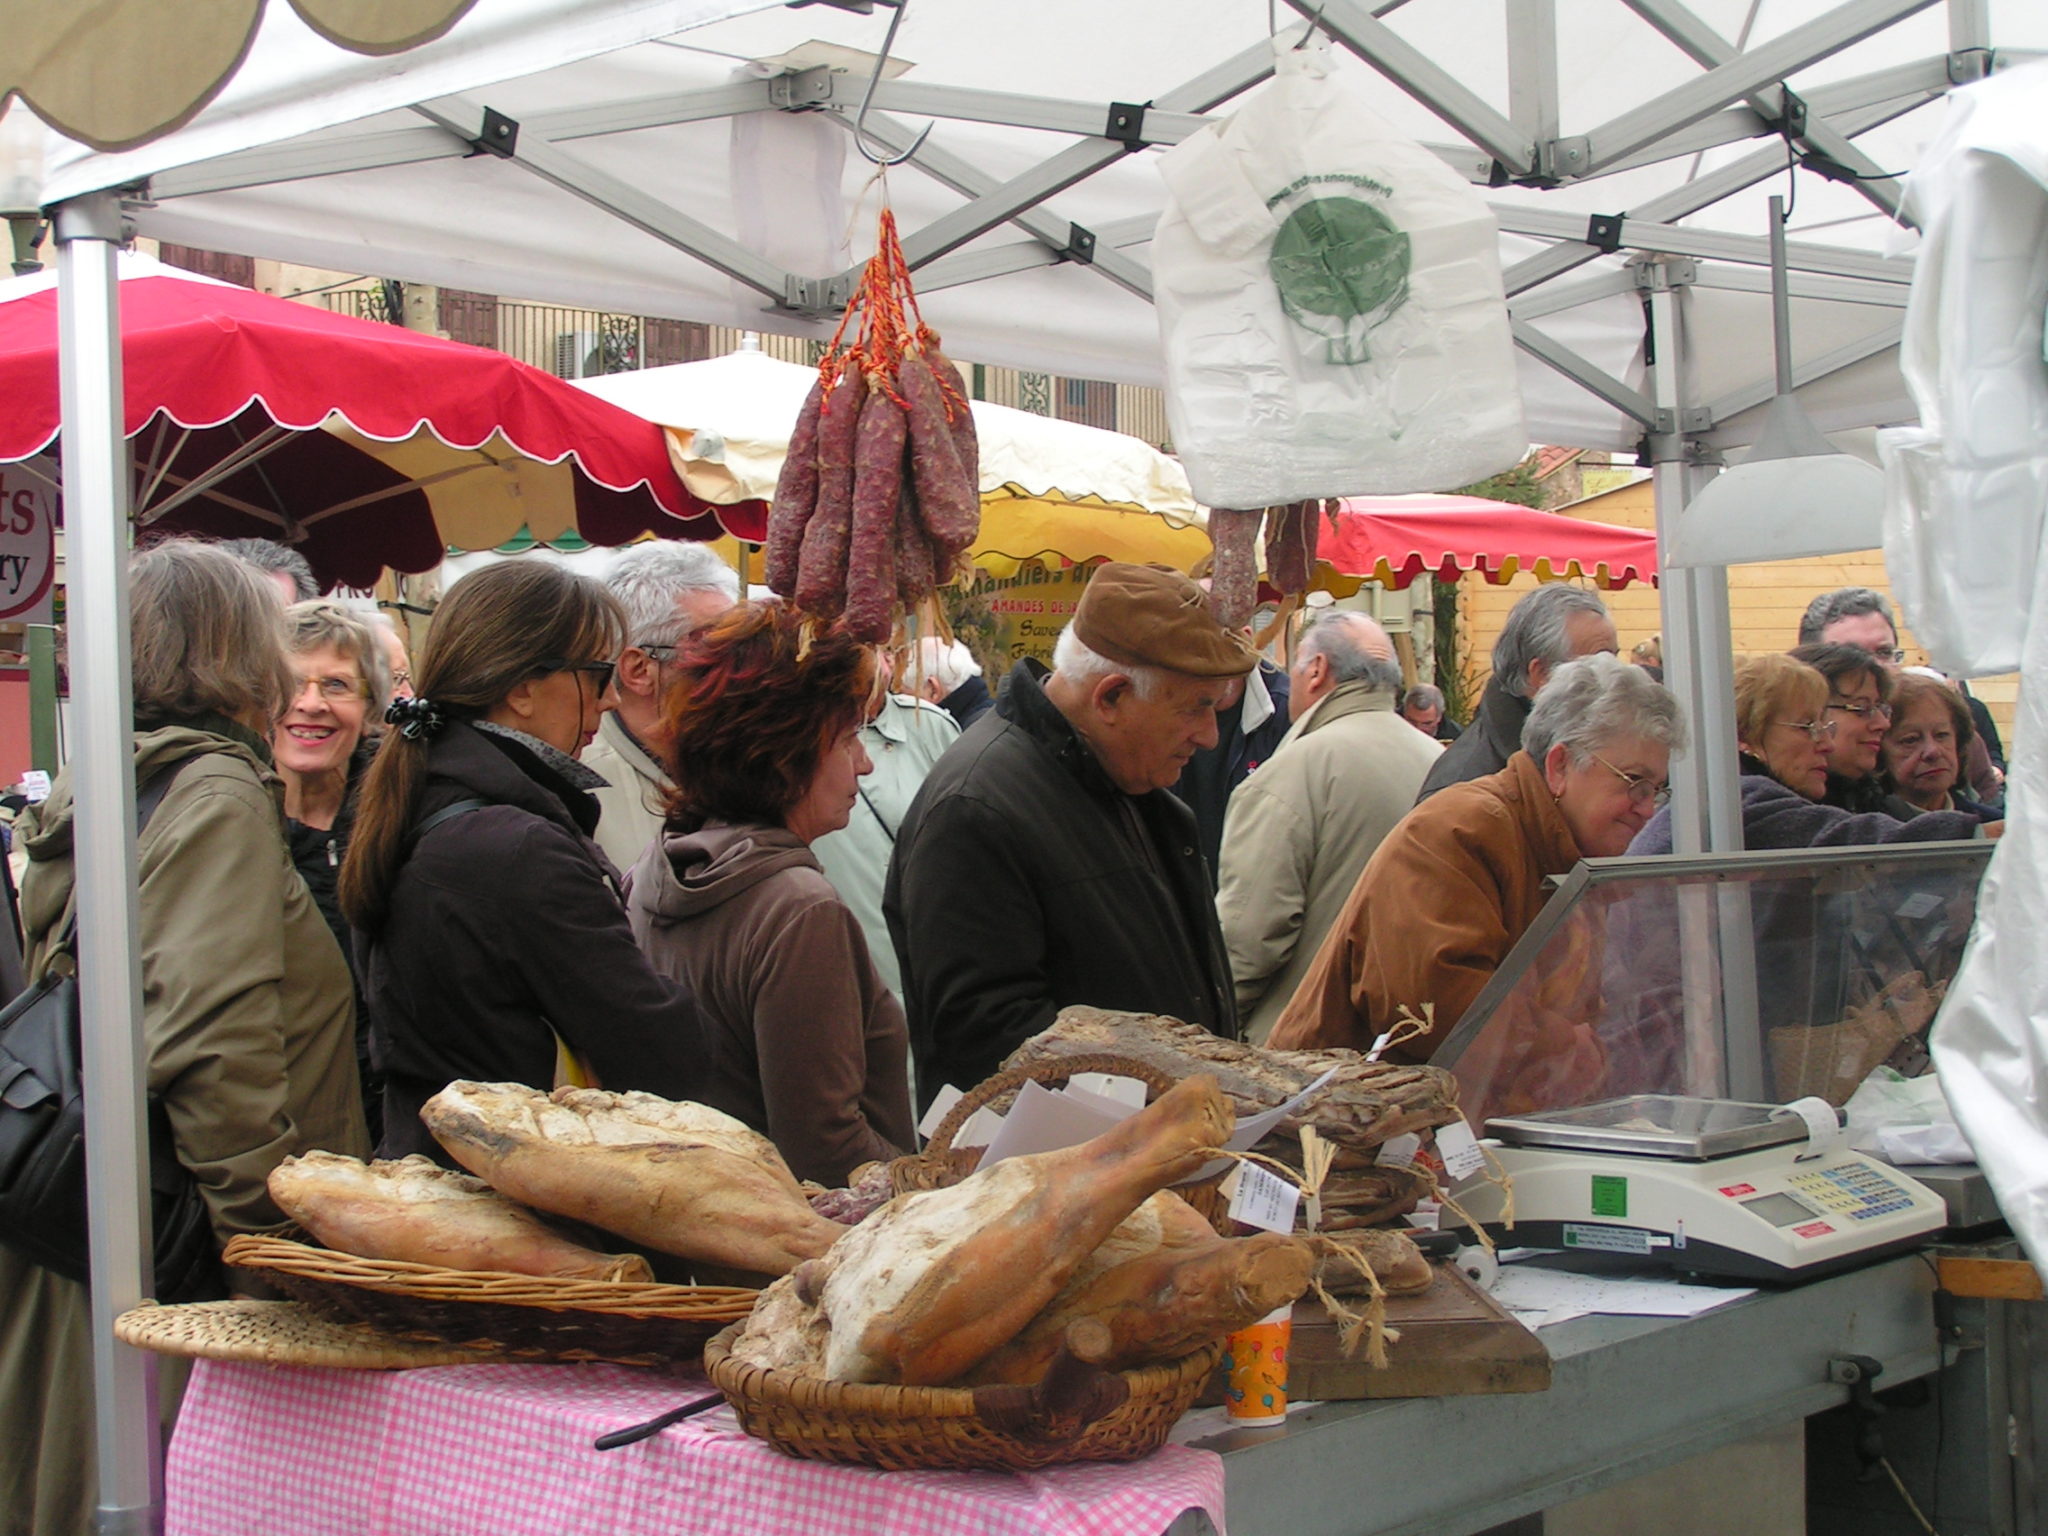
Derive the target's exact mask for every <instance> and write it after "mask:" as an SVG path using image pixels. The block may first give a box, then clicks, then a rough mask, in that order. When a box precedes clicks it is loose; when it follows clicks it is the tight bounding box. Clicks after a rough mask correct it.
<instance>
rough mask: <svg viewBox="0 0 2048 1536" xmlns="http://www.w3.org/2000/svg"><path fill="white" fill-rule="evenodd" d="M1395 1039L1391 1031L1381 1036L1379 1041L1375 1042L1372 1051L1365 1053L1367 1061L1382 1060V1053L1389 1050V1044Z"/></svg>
mask: <svg viewBox="0 0 2048 1536" xmlns="http://www.w3.org/2000/svg"><path fill="white" fill-rule="evenodd" d="M1393 1038H1394V1032H1393V1031H1392V1030H1391V1029H1390V1030H1388V1031H1387V1032H1386V1033H1385V1034H1383V1035H1381V1036H1380V1037H1379V1038H1378V1039H1377V1040H1375V1041H1373V1043H1372V1049H1371V1050H1369V1051H1367V1052H1366V1053H1365V1059H1366V1060H1367V1061H1378V1060H1379V1059H1380V1052H1381V1051H1384V1050H1385V1049H1386V1048H1387V1042H1388V1041H1389V1040H1391V1039H1393Z"/></svg>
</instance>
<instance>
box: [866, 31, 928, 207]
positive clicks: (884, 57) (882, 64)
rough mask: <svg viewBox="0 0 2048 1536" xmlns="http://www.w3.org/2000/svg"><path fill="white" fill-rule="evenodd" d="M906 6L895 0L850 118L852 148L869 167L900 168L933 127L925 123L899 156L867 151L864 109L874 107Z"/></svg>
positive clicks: (914, 152)
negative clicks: (872, 66) (871, 69)
mask: <svg viewBox="0 0 2048 1536" xmlns="http://www.w3.org/2000/svg"><path fill="white" fill-rule="evenodd" d="M906 4H908V0H896V14H895V15H894V16H891V17H890V18H889V30H888V31H887V32H885V33H883V34H882V52H881V54H880V56H879V57H877V58H876V60H875V72H874V73H873V74H872V75H870V76H868V88H867V90H866V91H865V92H863V93H862V95H861V98H860V110H859V111H858V112H856V113H854V115H853V147H854V148H855V149H857V150H859V151H860V154H861V158H862V159H863V160H866V161H867V162H868V163H869V164H870V165H879V166H883V167H887V166H891V165H901V164H902V163H903V162H904V161H906V160H908V159H909V158H910V157H911V156H912V155H914V154H916V153H917V150H918V146H919V145H920V144H922V143H924V141H925V140H926V139H928V138H930V137H931V132H932V129H933V128H934V127H935V126H937V125H936V124H933V123H926V124H925V125H924V132H923V133H920V134H919V135H918V136H917V137H916V138H914V139H912V140H911V141H910V147H909V148H908V149H906V150H904V151H903V153H901V154H900V155H891V154H887V153H884V154H879V155H878V154H876V153H875V152H874V151H873V150H872V149H869V148H868V130H867V122H868V108H869V107H870V106H872V105H873V104H874V100H875V87H876V86H878V85H880V84H881V83H882V71H883V70H885V69H887V68H888V67H889V53H890V50H891V49H893V48H894V47H895V46H896V29H897V27H899V26H901V25H902V24H903V11H904V7H905V6H906ZM883 148H884V149H885V150H886V149H887V146H886V145H884V146H883Z"/></svg>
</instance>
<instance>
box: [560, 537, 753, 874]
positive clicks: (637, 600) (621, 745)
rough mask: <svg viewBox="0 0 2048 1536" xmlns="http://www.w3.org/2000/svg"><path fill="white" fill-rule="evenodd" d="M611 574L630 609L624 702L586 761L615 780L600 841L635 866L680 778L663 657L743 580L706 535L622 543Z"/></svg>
mask: <svg viewBox="0 0 2048 1536" xmlns="http://www.w3.org/2000/svg"><path fill="white" fill-rule="evenodd" d="M604 580H605V585H606V586H607V587H609V588H611V591H612V595H613V596H614V597H616V598H617V599H618V600H619V602H620V603H621V604H622V605H623V606H624V607H625V610H626V647H625V649H624V650H622V651H620V652H619V670H618V674H617V675H618V693H619V705H618V708H617V709H614V710H611V711H610V712H608V713H607V714H606V715H605V717H604V722H603V724H601V725H599V726H598V728H597V740H595V741H593V742H592V743H591V744H590V745H589V746H587V747H585V748H584V749H583V762H584V764H585V765H586V766H587V767H590V768H594V769H596V770H597V771H598V772H599V773H601V774H603V775H604V777H605V778H606V779H607V780H608V781H609V783H608V784H607V785H606V787H605V788H603V789H600V790H598V791H597V792H596V793H597V803H598V804H599V805H600V806H601V807H602V808H603V815H602V817H601V818H600V819H599V821H598V824H597V844H598V846H599V847H600V848H602V849H604V852H605V857H606V858H608V859H610V860H611V861H612V862H613V863H614V864H616V865H617V866H618V867H619V868H620V869H631V868H632V867H633V866H634V865H635V864H637V863H638V862H639V861H640V854H641V852H642V850H644V849H645V848H646V847H647V845H648V843H649V842H651V841H652V840H653V838H654V835H655V834H656V833H657V832H659V831H660V830H661V823H662V819H663V817H664V816H665V815H666V809H665V800H666V796H667V794H668V791H669V790H670V789H671V788H673V787H674V786H673V785H672V783H671V782H670V780H669V776H668V770H667V769H666V768H665V767H664V766H663V765H664V763H665V762H666V761H667V745H666V743H665V741H664V739H663V736H662V728H661V696H662V667H663V666H664V664H666V663H667V661H668V660H669V658H670V657H672V656H673V655H674V654H675V648H676V645H677V643H678V642H679V641H681V640H682V638H683V637H684V636H685V635H687V634H689V633H690V631H691V630H693V629H699V628H702V627H703V626H704V625H705V624H708V623H710V622H711V620H713V619H715V618H717V617H718V615H720V614H721V613H723V612H725V610H726V609H728V608H730V607H732V605H733V604H734V603H736V602H738V601H739V596H740V580H739V577H738V576H737V575H735V574H734V573H733V570H732V568H731V567H730V566H728V565H727V564H726V563H725V562H724V561H723V560H721V559H719V558H718V556H717V555H716V554H714V553H713V552H712V551H711V550H710V549H708V548H706V547H705V546H704V545H702V544H680V543H669V542H666V541H663V540H659V539H655V540H649V541H648V542H647V543H644V544H635V545H632V546H631V547H630V548H627V549H624V550H621V551H620V552H619V556H618V558H617V559H615V560H614V561H612V563H611V568H610V569H609V570H607V571H606V572H605V578H604Z"/></svg>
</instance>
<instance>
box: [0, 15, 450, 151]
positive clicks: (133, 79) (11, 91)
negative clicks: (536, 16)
mask: <svg viewBox="0 0 2048 1536" xmlns="http://www.w3.org/2000/svg"><path fill="white" fill-rule="evenodd" d="M264 3H265V0H176V3H167V0H0V38H5V39H6V40H7V43H6V61H5V63H6V71H7V72H6V73H5V74H4V75H0V107H4V106H5V104H6V102H7V100H8V98H9V97H11V96H14V95H19V96H20V97H21V99H22V100H23V101H25V102H27V103H28V105H29V106H30V107H32V108H33V109H34V110H35V113H36V115H37V116H38V117H40V118H42V120H43V121H44V122H46V123H48V124H49V125H50V126H51V127H53V128H56V129H59V130H61V131H62V132H64V133H66V134H68V135H70V136H71V137H72V138H74V139H77V140H79V141H80V142H82V143H86V144H90V145H92V146H93V147H94V148H95V149H125V148H127V147H129V146H130V145H134V144H141V143H145V142H147V141H148V140H150V139H153V138H156V137H158V136H159V135H162V134H166V133H169V132H170V131H171V130H172V129H174V128H177V127H180V126H182V125H183V124H184V123H185V122H186V121H187V120H188V119H190V118H191V116H192V115H193V114H194V113H195V112H197V111H198V110H199V109H200V108H201V107H203V106H205V105H206V103H207V102H209V101H211V100H212V99H213V97H214V94H215V93H216V92H217V91H219V90H220V88H221V87H222V86H223V85H225V84H226V83H227V80H228V77H229V76H230V75H232V74H233V73H234V72H235V70H236V68H237V67H238V66H239V65H240V64H241V62H242V60H243V58H244V57H245V56H246V55H247V54H248V52H249V45H250V43H251V42H252V41H253V40H254V38H255V36H256V28H257V24H258V23H259V22H260V21H261V20H262V19H263V6H264ZM271 3H273V4H282V3H285V0H271ZM289 3H290V4H291V7H292V9H294V10H295V11H297V12H298V13H299V17H300V19H301V20H303V21H304V22H305V23H306V25H307V26H309V27H311V28H312V29H313V30H314V31H315V32H317V33H319V34H320V35H321V36H322V37H324V38H326V39H327V40H328V41H329V42H331V43H333V44H335V45H336V46H338V47H342V48H347V49H350V50H351V51H353V52H356V53H370V54H384V53H397V52H400V51H401V50H403V49H406V48H412V47H415V46H417V45H418V44H420V43H424V42H427V41H429V40H430V39H433V38H436V37H439V36H440V35H441V34H442V33H444V32H446V31H447V30H448V29H449V28H450V27H452V26H453V25H454V24H455V22H456V20H457V19H458V18H459V17H460V16H461V15H462V13H463V12H464V11H466V10H468V9H469V8H470V7H471V6H472V5H474V4H475V3H476V0H289Z"/></svg>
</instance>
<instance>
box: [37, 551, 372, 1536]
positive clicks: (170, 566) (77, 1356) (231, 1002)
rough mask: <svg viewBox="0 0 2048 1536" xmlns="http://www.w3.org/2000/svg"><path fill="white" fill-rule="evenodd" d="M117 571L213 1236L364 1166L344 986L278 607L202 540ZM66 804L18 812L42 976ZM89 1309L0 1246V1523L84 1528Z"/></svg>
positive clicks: (160, 897)
mask: <svg viewBox="0 0 2048 1536" xmlns="http://www.w3.org/2000/svg"><path fill="white" fill-rule="evenodd" d="M129 570H130V577H129V580H130V604H129V606H130V623H131V625H132V626H133V639H132V665H133V671H134V680H135V736H134V748H135V777H136V782H137V784H138V785H144V784H148V783H150V782H151V781H152V780H155V779H157V778H158V776H159V775H161V774H164V773H174V774H175V777H174V778H173V779H172V780H171V781H170V784H169V788H168V789H167V790H166V792H165V793H164V796H163V799H162V801H161V803H160V804H159V805H158V807H157V809H156V812H155V814H154V815H153V816H152V817H151V818H150V821H149V825H148V827H147V828H146V829H145V831H144V832H143V834H142V838H141V843H140V847H139V849H138V855H137V856H138V880H139V884H140V887H141V929H140V937H141V947H142V954H141V960H142V996H143V1015H142V1027H143V1036H144V1044H145V1048H146V1051H147V1056H148V1064H147V1082H148V1088H149V1091H150V1092H151V1093H153V1094H155V1095H157V1096H158V1098H159V1099H160V1100H161V1101H162V1103H163V1106H164V1109H165V1111H166V1112H167V1114H168V1116H169V1119H170V1123H171V1130H172V1134H173V1137H174V1139H175V1141H176V1144H177V1149H178V1159H179V1161H180V1162H181V1163H183V1164H184V1165H185V1167H186V1168H187V1169H188V1170H190V1172H191V1174H192V1176H193V1177H194V1179H195V1180H196V1181H197V1182H198V1185H199V1188H200V1192H201V1195H202V1196H203V1198H204V1200H205V1202H206V1206H207V1209H208V1212H209V1214H210V1215H211V1217H212V1219H213V1228H214V1235H215V1237H216V1238H217V1239H218V1240H219V1241H220V1242H221V1243H223V1244H224V1243H226V1241H227V1240H228V1239H229V1238H230V1237H232V1236H234V1235H235V1234H236V1233H238V1232H254V1231H257V1230H260V1229H262V1228H265V1227H270V1226H274V1225H276V1224H278V1223H280V1222H282V1220H283V1217H282V1215H281V1214H280V1213H279V1211H278V1210H277V1208H276V1207H275V1206H274V1205H272V1203H271V1201H270V1196H269V1194H268V1192H267V1191H266V1190H265V1188H264V1180H265V1179H266V1178H267V1177H268V1176H269V1173H270V1170H271V1169H272V1168H274V1167H276V1166H277V1164H278V1163H279V1162H280V1161H281V1160H282V1159H284V1158H286V1157H290V1156H292V1155H294V1154H296V1153H300V1152H306V1151H310V1150H312V1149H314V1148H326V1149H328V1150H330V1151H335V1152H345V1153H352V1154H354V1155H357V1156H363V1155H366V1154H367V1153H368V1150H369V1138H368V1136H367V1134H366V1132H365V1131H364V1128H363V1114H362V1105H361V1101H360V1096H359V1091H358V1088H357V1084H356V1062H355V1039H354V1024H353V1006H354V1003H353V989H352V988H351V986H350V984H349V975H348V967H347V966H346V965H345V964H344V963H343V961H342V957H341V950H340V948H339V947H338V946H337V945H336V944H335V942H334V935H333V934H332V933H330V932H329V931H328V928H327V925H326V923H325V922H324V921H322V919H321V916H320V912H319V909H318V908H316V907H315V906H314V905H313V900H312V897H311V896H309V895H308V894H307V891H306V885H305V882H304V881H303V880H301V879H300V878H299V874H298V871H297V870H296V869H294V868H293V867H292V862H291V857H290V855H289V853H288V852H287V851H286V848H285V841H284V820H283V811H282V803H281V800H280V792H279V785H278V781H277V778H276V776H275V775H274V774H273V773H272V772H271V768H270V753H269V748H268V746H267V745H266V743H265V738H266V736H267V735H268V734H269V731H270V728H271V725H272V723H273V722H274V721H275V720H276V719H277V717H278V716H279V715H280V714H281V713H282V712H283V709H284V706H285V703H286V701H287V699H288V696H289V687H290V681H291V672H290V669H289V667H288V666H287V665H286V663H285V654H284V631H283V618H282V615H281V614H280V612H279V610H278V606H277V600H276V598H275V597H273V596H272V595H271V593H270V592H269V590H268V589H267V588H266V587H265V585H264V584H263V578H262V577H261V575H259V574H258V573H257V572H255V571H254V570H252V569H251V568H249V567H248V566H246V565H244V564H243V563H242V562H241V561H239V560H237V559H235V558H234V557H233V556H232V555H228V554H224V553H222V552H220V551H219V550H216V549H212V548H210V547H208V546H205V545H201V544H194V543H187V542H182V541H179V542H171V543H165V544H159V545H157V546H155V547H154V548H152V549H149V550H146V551H144V552H142V553H140V554H137V555H136V556H135V557H134V559H133V561H132V562H131V564H130V567H129ZM73 809H74V807H73V803H72V798H71V782H70V776H69V774H68V773H60V774H59V775H58V776H57V780H56V783H55V784H54V786H53V787H52V789H51V792H50V797H49V799H47V800H46V801H44V802H43V803H42V804H41V805H38V806H33V807H31V808H30V809H29V810H28V811H26V812H25V813H23V816H22V821H21V840H22V843H23V846H24V847H25V848H26V849H27V852H28V858H29V865H28V873H27V875H26V876H25V877H24V879H23V881H22V918H23V923H24V926H25V928H26V929H27V933H28V948H29V960H30V965H31V968H32V969H33V970H35V971H38V972H39V971H40V969H41V967H42V966H43V964H44V963H45V962H46V961H47V959H48V957H49V951H50V948H51V945H52V942H53V940H54V938H55V937H56V936H57V934H58V933H59V932H60V931H61V930H62V928H63V925H64V917H65V915H66V913H67V912H68V911H69V910H70V908H71V905H72V877H73V871H72V855H71V840H72V826H73V819H72V818H73ZM84 958H85V963H86V964H88V965H90V964H93V963H94V961H93V959H92V957H90V956H88V957H84ZM101 963H106V962H101ZM89 1305H90V1303H89V1300H88V1297H87V1294H86V1288H85V1287H84V1286H83V1285H80V1284H78V1283H76V1282H74V1281H71V1280H66V1279H63V1278H61V1277H59V1276H57V1275H54V1274H52V1273H50V1272H49V1271H48V1270H46V1269H43V1268H41V1267H40V1266H38V1265H36V1264H33V1263H31V1262H29V1261H28V1260H27V1259H24V1258H22V1257H21V1256H20V1255H18V1254H15V1253H13V1252H11V1251H7V1250H0V1426H4V1433H0V1509H4V1510H5V1511H6V1520H7V1526H6V1528H7V1529H8V1530H9V1531H20V1532H32V1533H34V1536H80V1533H83V1532H84V1531H85V1530H87V1529H88V1527H89V1525H90V1523H91V1512H92V1506H93V1503H94V1492H93V1488H94V1477H93V1456H94V1448H93V1400H92V1360H91V1342H90V1338H89V1335H88V1309H89ZM166 1374H168V1373H166Z"/></svg>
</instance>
